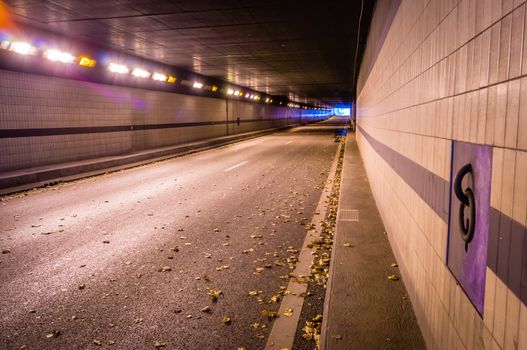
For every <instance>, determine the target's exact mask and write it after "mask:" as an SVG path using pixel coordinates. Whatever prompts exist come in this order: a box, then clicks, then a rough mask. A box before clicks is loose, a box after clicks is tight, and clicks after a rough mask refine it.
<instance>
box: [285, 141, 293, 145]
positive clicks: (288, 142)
mask: <svg viewBox="0 0 527 350" xmlns="http://www.w3.org/2000/svg"><path fill="white" fill-rule="evenodd" d="M291 142H293V141H287V142H286V143H285V144H286V145H289V144H290V143H291Z"/></svg>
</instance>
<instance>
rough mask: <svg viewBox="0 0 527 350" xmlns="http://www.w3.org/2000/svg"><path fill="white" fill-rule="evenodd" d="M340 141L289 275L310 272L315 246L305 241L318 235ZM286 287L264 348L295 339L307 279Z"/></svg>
mask: <svg viewBox="0 0 527 350" xmlns="http://www.w3.org/2000/svg"><path fill="white" fill-rule="evenodd" d="M341 147H342V144H339V147H337V152H336V154H335V159H334V160H333V164H332V165H331V170H330V172H329V175H328V179H327V181H326V185H325V186H324V189H323V190H322V194H321V195H320V200H319V201H318V205H317V208H316V209H315V215H313V219H311V226H312V227H315V228H314V229H313V230H309V231H307V235H306V238H305V240H304V244H303V245H302V249H301V250H300V254H299V255H298V263H297V264H296V266H295V269H294V270H293V272H292V275H293V276H295V277H297V278H299V277H304V276H305V277H308V276H309V275H310V274H311V264H312V263H313V254H312V253H313V252H314V250H315V249H316V248H308V245H309V244H310V243H311V242H312V241H313V240H315V239H317V238H319V237H320V233H321V231H322V225H321V222H323V221H324V218H325V217H326V211H327V209H328V206H327V204H326V203H327V202H328V200H329V196H330V195H331V189H332V186H333V180H334V178H335V174H336V172H337V164H338V160H339V154H340V149H341ZM287 290H288V291H290V294H286V295H285V296H284V298H283V299H282V303H281V304H280V309H279V310H278V313H279V314H280V317H279V318H277V319H276V320H275V321H274V324H273V328H272V329H271V333H270V334H269V338H267V345H266V346H265V350H276V349H278V350H281V349H292V347H293V342H294V340H295V333H296V330H297V328H298V321H299V319H300V313H301V312H302V306H303V305H304V298H305V293H306V291H307V283H300V282H297V281H295V280H290V281H289V284H288V285H287ZM286 308H291V309H293V316H291V317H286V316H284V311H285V309H286Z"/></svg>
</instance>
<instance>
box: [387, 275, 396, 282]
mask: <svg viewBox="0 0 527 350" xmlns="http://www.w3.org/2000/svg"><path fill="white" fill-rule="evenodd" d="M388 279H389V280H390V281H398V280H399V277H397V275H390V276H388Z"/></svg>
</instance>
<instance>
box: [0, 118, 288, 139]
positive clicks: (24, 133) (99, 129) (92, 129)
mask: <svg viewBox="0 0 527 350" xmlns="http://www.w3.org/2000/svg"><path fill="white" fill-rule="evenodd" d="M283 120H286V118H266V119H264V118H261V119H240V120H220V121H204V122H188V123H167V124H143V125H109V126H87V127H68V128H35V129H0V138H15V137H33V136H57V135H75V134H95V133H104V132H121V131H139V130H157V129H173V128H188V127H194V126H211V125H224V124H236V123H238V124H239V123H252V122H270V121H283Z"/></svg>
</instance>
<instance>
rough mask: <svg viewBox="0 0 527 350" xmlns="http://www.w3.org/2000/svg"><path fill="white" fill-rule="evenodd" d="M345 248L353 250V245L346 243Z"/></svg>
mask: <svg viewBox="0 0 527 350" xmlns="http://www.w3.org/2000/svg"><path fill="white" fill-rule="evenodd" d="M344 247H347V248H353V244H351V243H350V242H344Z"/></svg>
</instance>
